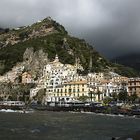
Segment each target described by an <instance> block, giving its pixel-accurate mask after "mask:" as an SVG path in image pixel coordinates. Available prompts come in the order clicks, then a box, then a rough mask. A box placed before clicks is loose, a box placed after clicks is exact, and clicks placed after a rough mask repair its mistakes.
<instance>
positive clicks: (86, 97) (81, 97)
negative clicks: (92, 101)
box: [78, 96, 89, 102]
mask: <svg viewBox="0 0 140 140" xmlns="http://www.w3.org/2000/svg"><path fill="white" fill-rule="evenodd" d="M88 99H89V97H88V96H80V97H79V98H78V100H79V101H82V102H86V101H87V100H88Z"/></svg>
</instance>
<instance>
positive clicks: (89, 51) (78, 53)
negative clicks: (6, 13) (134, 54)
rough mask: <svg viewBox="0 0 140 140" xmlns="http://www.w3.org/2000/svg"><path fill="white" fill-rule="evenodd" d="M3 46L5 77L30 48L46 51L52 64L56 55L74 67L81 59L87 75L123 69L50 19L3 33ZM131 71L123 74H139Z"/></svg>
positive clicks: (0, 54) (0, 39) (0, 61)
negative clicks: (88, 73)
mask: <svg viewBox="0 0 140 140" xmlns="http://www.w3.org/2000/svg"><path fill="white" fill-rule="evenodd" d="M0 47H1V49H0V74H1V75H3V74H4V73H6V72H8V71H9V70H11V69H12V67H14V66H15V65H16V64H17V63H19V62H23V61H24V60H23V55H24V53H25V51H26V49H28V48H33V51H34V52H37V51H39V50H42V51H44V52H45V53H46V55H47V56H48V60H49V61H52V60H53V59H54V58H55V55H56V54H58V56H59V58H60V61H61V62H62V63H64V64H65V63H68V64H74V63H75V60H76V58H78V59H79V60H80V63H81V65H82V66H83V68H84V73H87V72H89V71H91V72H101V71H109V70H113V71H115V72H116V71H117V70H119V69H120V66H118V65H115V64H112V63H111V62H109V61H108V60H107V59H105V58H104V57H103V56H101V55H100V54H99V52H97V51H96V50H95V48H94V47H93V46H91V45H89V44H88V43H86V41H85V40H83V39H78V38H76V37H72V36H70V35H69V34H68V32H67V31H66V30H65V28H64V27H63V26H62V25H60V24H59V23H57V22H56V21H54V20H52V19H51V18H50V17H48V18H46V19H44V20H42V21H38V22H37V23H34V24H32V25H31V26H25V27H20V28H15V29H11V30H9V31H7V32H4V33H2V34H0ZM33 61H34V60H33ZM32 69H33V68H32ZM122 69H123V66H121V70H120V71H118V72H119V74H121V71H123V70H122ZM127 70H128V72H127V73H125V72H122V74H123V75H125V76H127V75H129V76H131V75H133V76H134V75H137V73H135V72H134V71H133V70H132V69H129V68H127Z"/></svg>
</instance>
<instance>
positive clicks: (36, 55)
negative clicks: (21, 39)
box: [22, 48, 49, 79]
mask: <svg viewBox="0 0 140 140" xmlns="http://www.w3.org/2000/svg"><path fill="white" fill-rule="evenodd" d="M48 61H49V60H48V54H47V53H45V52H43V50H42V49H40V50H39V51H36V52H34V49H33V48H27V49H26V51H25V52H24V54H23V63H22V65H23V66H24V67H25V71H29V72H30V73H32V76H33V78H34V79H36V78H37V77H40V76H41V75H42V70H43V67H44V65H46V64H47V62H48Z"/></svg>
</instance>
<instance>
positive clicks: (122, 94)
mask: <svg viewBox="0 0 140 140" xmlns="http://www.w3.org/2000/svg"><path fill="white" fill-rule="evenodd" d="M118 99H119V101H127V99H128V94H127V92H126V91H121V92H120V93H119V94H118Z"/></svg>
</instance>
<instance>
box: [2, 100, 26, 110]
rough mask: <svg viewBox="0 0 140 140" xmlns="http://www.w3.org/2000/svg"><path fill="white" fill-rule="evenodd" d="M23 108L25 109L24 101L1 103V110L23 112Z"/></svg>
mask: <svg viewBox="0 0 140 140" xmlns="http://www.w3.org/2000/svg"><path fill="white" fill-rule="evenodd" d="M23 108H25V103H24V102H23V101H0V110H2V109H11V110H21V109H23Z"/></svg>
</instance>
